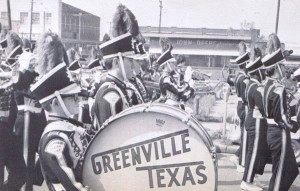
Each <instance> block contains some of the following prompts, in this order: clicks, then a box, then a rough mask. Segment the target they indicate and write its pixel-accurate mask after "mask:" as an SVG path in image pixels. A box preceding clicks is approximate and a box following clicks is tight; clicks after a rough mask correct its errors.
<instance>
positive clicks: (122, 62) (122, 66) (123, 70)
mask: <svg viewBox="0 0 300 191" xmlns="http://www.w3.org/2000/svg"><path fill="white" fill-rule="evenodd" d="M118 55H119V60H120V67H121V71H122V75H123V78H124V81H128V79H127V76H126V72H125V66H124V61H123V57H122V53H121V52H119V53H118Z"/></svg>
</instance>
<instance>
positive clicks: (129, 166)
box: [82, 104, 217, 191]
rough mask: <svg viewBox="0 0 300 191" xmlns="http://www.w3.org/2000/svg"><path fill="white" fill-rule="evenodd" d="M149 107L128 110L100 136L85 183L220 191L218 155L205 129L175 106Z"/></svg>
mask: <svg viewBox="0 0 300 191" xmlns="http://www.w3.org/2000/svg"><path fill="white" fill-rule="evenodd" d="M144 109H145V106H137V107H134V108H132V109H128V110H125V111H124V112H122V113H121V114H120V115H118V117H117V118H115V119H114V120H112V121H111V122H110V123H109V124H108V125H107V126H106V127H105V128H104V129H103V130H102V131H101V132H100V133H98V135H97V136H96V137H95V139H94V140H93V142H92V143H91V144H90V146H89V148H88V151H87V153H86V156H85V161H84V166H83V176H82V177H83V184H84V185H87V186H89V187H90V188H91V189H92V190H107V191H109V190H137V191H141V190H189V191H190V190H205V191H206V190H207V191H210V190H216V182H217V180H216V179H217V178H216V177H217V172H216V159H215V158H214V157H215V153H214V152H212V151H211V149H212V148H209V147H213V146H212V145H211V142H210V141H209V140H208V138H207V134H206V132H203V129H202V127H201V126H196V127H195V123H194V122H193V121H190V124H189V125H187V124H186V123H184V122H182V120H183V119H184V117H186V116H184V115H183V114H182V112H181V111H179V110H177V109H175V108H174V109H173V108H171V107H169V106H167V107H165V106H161V104H156V105H155V106H153V107H150V109H149V110H148V111H147V112H142V111H143V110H144ZM164 111H165V112H164ZM171 113H173V114H174V115H175V116H177V117H174V116H171V115H170V114H171ZM178 116H182V117H181V118H180V117H178ZM204 131H205V130H204Z"/></svg>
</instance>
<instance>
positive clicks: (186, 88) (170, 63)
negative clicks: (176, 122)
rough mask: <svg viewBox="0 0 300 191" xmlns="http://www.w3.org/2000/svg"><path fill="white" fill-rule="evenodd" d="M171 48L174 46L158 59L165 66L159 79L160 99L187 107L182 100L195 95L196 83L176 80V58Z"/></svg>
mask: <svg viewBox="0 0 300 191" xmlns="http://www.w3.org/2000/svg"><path fill="white" fill-rule="evenodd" d="M171 50H172V46H170V48H169V49H168V50H167V51H166V52H164V53H163V54H162V55H161V56H160V57H159V58H158V59H157V63H158V64H159V65H160V67H161V68H163V69H162V70H163V73H162V76H161V77H160V79H159V88H160V91H161V98H160V101H163V102H165V103H166V104H169V105H174V106H179V107H180V108H182V109H185V108H184V106H183V105H182V104H181V103H180V101H187V100H188V99H189V98H191V97H192V96H193V95H194V91H195V90H194V88H193V85H194V84H193V83H192V84H191V85H190V84H188V83H186V82H184V83H183V84H179V83H178V81H176V80H175V77H174V75H175V74H176V73H175V63H176V60H175V59H174V57H173V56H172V54H171Z"/></svg>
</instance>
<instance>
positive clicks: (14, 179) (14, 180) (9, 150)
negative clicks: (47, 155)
mask: <svg viewBox="0 0 300 191" xmlns="http://www.w3.org/2000/svg"><path fill="white" fill-rule="evenodd" d="M13 124H14V119H13V120H10V121H9V122H0V171H1V172H0V173H1V175H0V176H1V183H0V190H1V191H15V190H19V189H20V188H21V187H22V185H23V184H24V182H25V179H24V177H25V176H24V172H25V171H26V168H25V163H24V160H23V159H22V158H21V157H22V156H21V155H20V156H18V154H19V153H18V152H16V150H17V149H16V148H17V144H16V139H15V137H14V136H13ZM5 166H6V169H7V172H8V177H7V180H6V181H5V182H4V167H5Z"/></svg>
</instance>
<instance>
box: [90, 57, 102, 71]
mask: <svg viewBox="0 0 300 191" xmlns="http://www.w3.org/2000/svg"><path fill="white" fill-rule="evenodd" d="M99 66H101V64H100V61H99V58H97V59H95V60H92V61H91V62H90V63H89V64H88V65H87V68H88V69H93V68H95V67H99Z"/></svg>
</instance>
